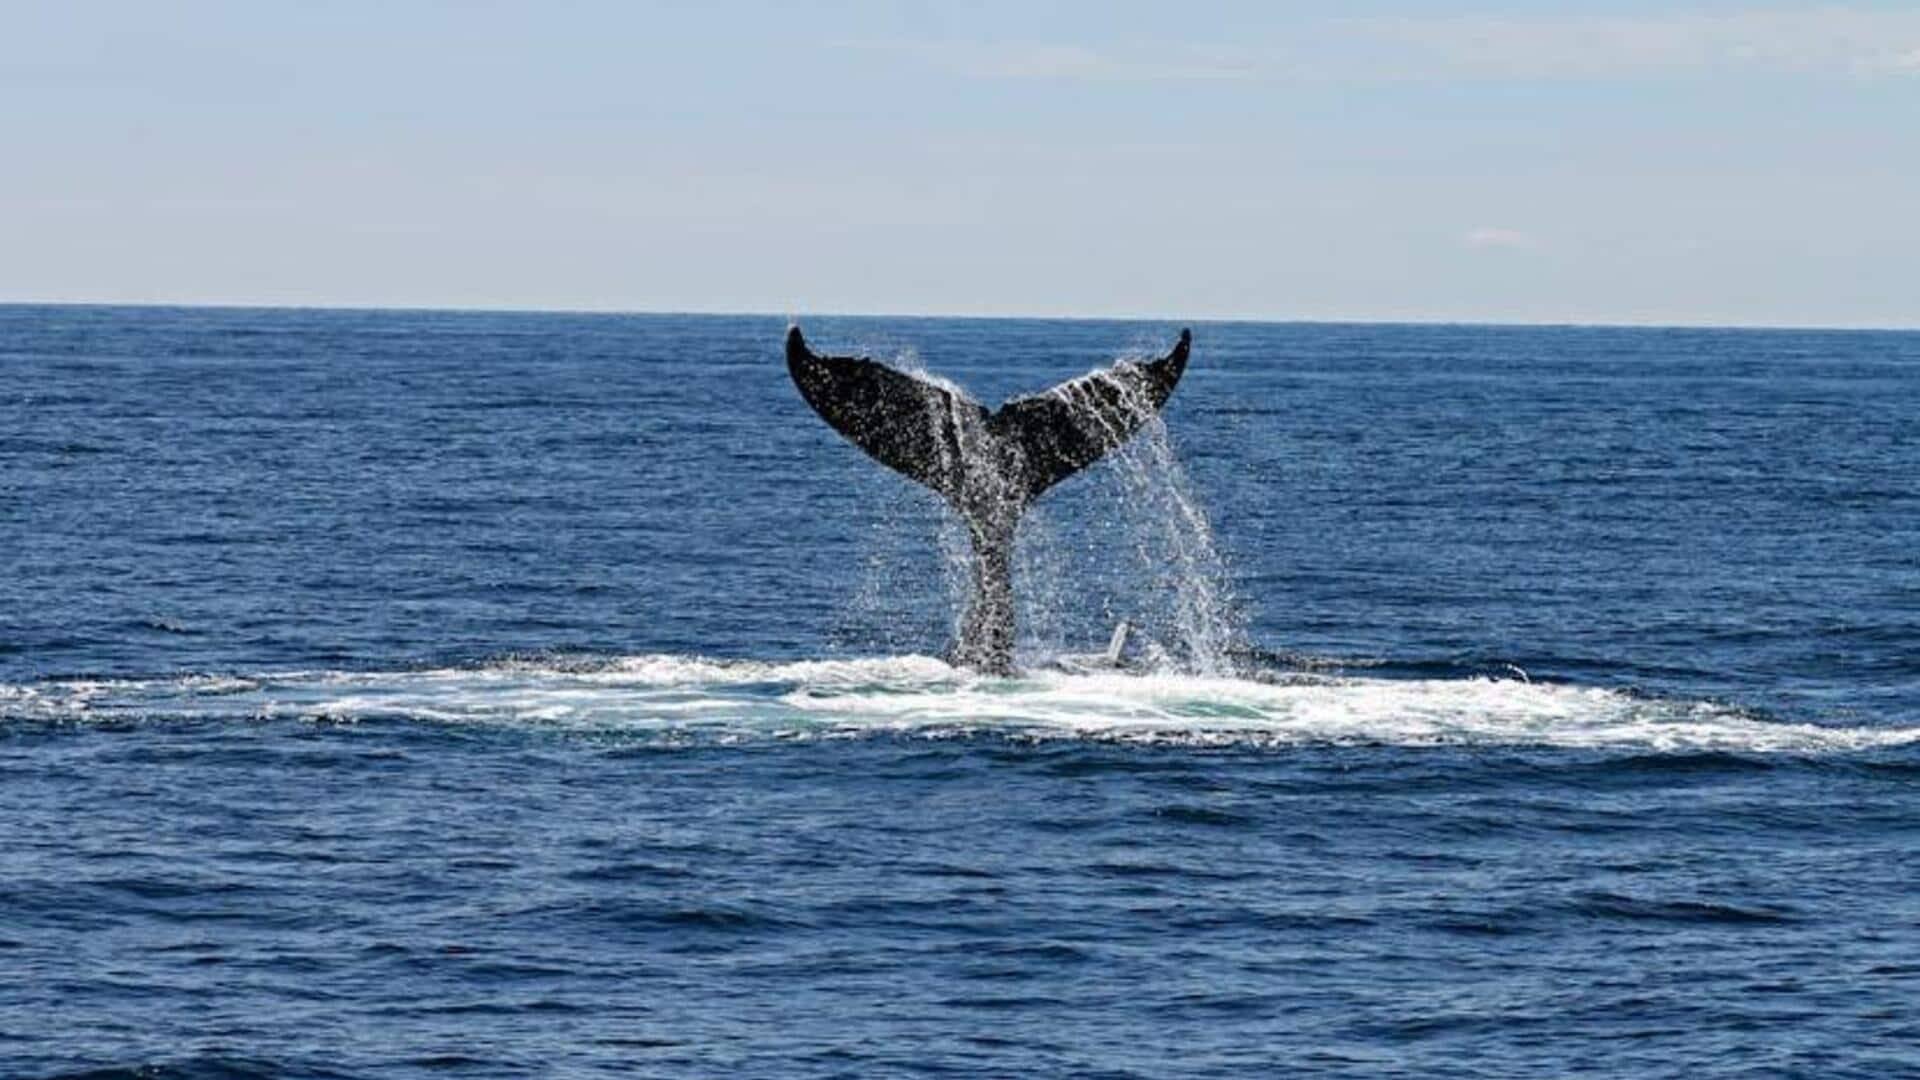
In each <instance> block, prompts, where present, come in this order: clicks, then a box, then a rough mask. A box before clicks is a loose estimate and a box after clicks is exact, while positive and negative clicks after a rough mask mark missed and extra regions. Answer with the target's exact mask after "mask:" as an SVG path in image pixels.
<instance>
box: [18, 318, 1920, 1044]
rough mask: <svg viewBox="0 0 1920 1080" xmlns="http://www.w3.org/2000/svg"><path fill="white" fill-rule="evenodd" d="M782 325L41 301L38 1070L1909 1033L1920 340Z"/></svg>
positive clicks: (35, 445)
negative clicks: (987, 483) (891, 394)
mask: <svg viewBox="0 0 1920 1080" xmlns="http://www.w3.org/2000/svg"><path fill="white" fill-rule="evenodd" d="M801 325H802V326H803V327H804V328H805V330H806V332H807V334H808V337H809V339H810V340H811V341H812V342H813V343H814V345H815V347H816V348H818V349H819V350H820V351H823V352H839V353H854V352H864V353H867V354H870V355H872V356H875V357H876V358H880V359H883V360H887V361H888V362H891V363H895V364H898V365H901V366H907V367H920V368H924V369H926V370H929V371H932V372H934V373H937V374H939V375H941V376H944V377H946V378H949V379H951V380H953V381H954V382H956V383H957V384H959V385H960V386H963V387H965V388H966V389H967V390H968V391H969V392H970V393H972V394H974V395H976V396H977V397H978V398H979V399H980V400H982V401H984V402H985V403H987V404H988V405H990V406H991V405H994V404H997V403H998V402H999V401H1001V400H1003V399H1005V398H1007V397H1010V396H1014V395H1018V394H1023V393H1031V392H1036V391H1039V390H1042V389H1044V388H1046V387H1047V386H1050V385H1052V384H1054V383H1057V382H1060V381H1062V380H1064V379H1067V378H1070V377H1073V376H1076V375H1079V374H1081V373H1083V372H1086V371H1088V370H1090V369H1093V368H1096V367H1100V366H1103V365H1106V364H1109V363H1111V362H1113V361H1114V360H1116V359H1119V358H1123V357H1144V356H1148V355H1152V354H1157V353H1159V352H1161V351H1164V350H1165V348H1166V347H1167V346H1168V345H1169V344H1170V343H1171V341H1172V340H1173V338H1174V336H1175V335H1176V334H1177V332H1178V331H1179V329H1180V325H1181V324H1177V323H1159V322H1106V321H1078V320H1074V321H1067V320H1015V319H1007V320H974V319H940V318H827V317H822V318H803V319H802V320H801ZM786 326H787V320H786V319H785V318H783V317H779V316H676V315H590V314H579V315H569V314H542V313H479V312H473V313H452V312H424V311H421V312H413V311H315V310H268V309H186V308H115V307H57V306H24V305H12V306H0V372H4V374H5V379H4V381H3V382H0V1075H4V1076H7V1077H26V1078H41V1077H46V1078H52V1077H69V1078H71V1077H90V1078H99V1080H106V1078H115V1077H141V1078H165V1080H173V1078H201V1077H209V1078H239V1077H296V1078H298V1077H316V1078H317V1077H421V1076H436V1077H441V1076H453V1077H495V1076H499V1077H506V1076H526V1075H551V1076H568V1077H574V1076H579V1077H591V1076H609V1077H611V1076H629V1075H648V1076H714V1075H747V1076H793V1077H828V1076H912V1075H940V1076H1050V1075H1075V1076H1102V1077H1133V1076H1138V1077H1163V1076H1244V1075H1289V1074H1290V1075H1311V1076H1330V1077H1379V1076H1409V1077H1451V1076H1457V1077H1537V1076H1548V1075H1572V1074H1586V1075H1602V1076H1670V1075H1676V1074H1683V1073H1684V1074H1687V1075H1692V1076H1755V1077H1758V1076H1768V1077H1775V1076H1778V1077H1793V1076H1806V1077H1876V1078H1878V1077H1890V1076H1898V1075H1909V1076H1913V1075H1920V1013H1917V1012H1916V1008H1915V1004H1914V1003H1915V1002H1916V1001H1920V890H1916V888H1915V881H1916V875H1920V333H1901V332H1838V331H1771V330H1731V329H1729V330H1704V329H1640V328H1635V329H1626V328H1588V327H1492V326H1451V325H1337V324H1311V323H1303V324H1286V323H1273V324H1257V323H1218V324H1215V323H1196V324H1194V325H1193V332H1194V347H1193V358H1192V363H1191V366H1190V367H1189V369H1188V372H1187V375H1186V378H1185V380H1184V382H1183V383H1182V385H1181V386H1180V388H1179V389H1178V391H1177V392H1176V393H1175V395H1174V397H1173V399H1172V401H1171V403H1170V404H1169V405H1168V407H1167V409H1166V411H1165V414H1164V425H1163V426H1158V425H1156V426H1155V427H1153V428H1152V429H1150V430H1149V431H1148V432H1146V433H1145V434H1144V435H1143V436H1142V437H1141V438H1140V439H1138V440H1137V441H1136V443H1134V444H1132V445H1130V446H1129V447H1128V448H1127V449H1126V450H1125V451H1123V452H1122V453H1120V454H1118V455H1115V457H1114V458H1113V459H1111V460H1109V461H1107V462H1104V463H1102V464H1100V465H1097V466H1095V467H1093V468H1092V469H1090V470H1088V472H1086V473H1085V474H1083V475H1081V476H1079V477H1076V478H1074V479H1071V480H1069V481H1067V482H1066V483H1065V484H1062V485H1061V487H1060V488H1059V489H1058V490H1057V491H1055V492H1053V493H1050V494H1049V495H1048V496H1047V497H1046V498H1045V499H1044V500H1042V502H1041V503H1040V504H1039V506H1038V507H1037V509H1036V512H1035V514H1034V516H1033V517H1032V518H1031V519H1030V520H1029V521H1028V522H1027V523H1026V524H1025V525H1023V532H1022V536H1021V546H1020V551H1019V554H1018V563H1019V566H1018V588H1019V606H1020V613H1021V619H1022V622H1021V632H1022V637H1021V643H1020V657H1021V664H1022V669H1021V671H1020V673H1019V674H1018V675H1017V676H1015V677H1013V678H1004V679H996V678H985V677H980V676H976V675H974V674H972V673H970V672H968V671H965V670H960V669H956V668H953V667H950V666H948V665H947V664H946V663H944V662H943V661H942V660H941V659H939V657H940V656H941V655H942V653H943V651H944V650H945V648H946V646H947V642H948V639H949V636H950V635H951V633H952V631H953V627H954V623H955V619H956V613H957V610H958V606H959V604H960V603H961V602H962V601H963V600H964V596H965V583H966V571H965V565H964V561H963V558H962V553H963V552H964V550H965V546H966V545H965V538H964V533H963V531H962V530H961V529H960V528H959V526H957V525H956V523H955V522H954V521H953V520H952V519H951V516H950V515H949V513H948V512H947V511H945V510H944V509H943V508H942V507H941V506H940V505H939V503H938V501H937V499H935V498H934V497H933V496H932V495H930V494H928V493H926V492H924V491H922V490H919V489H917V488H915V487H914V486H913V485H912V484H911V483H910V482H908V481H907V480H905V479H902V478H900V477H898V476H896V475H894V474H892V473H889V472H887V471H885V470H884V469H882V468H880V467H878V466H877V465H875V464H874V463H872V462H871V461H869V460H868V459H866V458H865V457H864V456H863V455H862V454H861V453H860V452H859V451H858V450H856V449H855V448H854V447H852V446H851V445H849V444H847V443H846V442H844V441H843V440H841V439H840V438H839V437H838V436H837V435H836V434H835V433H834V432H833V431H832V430H831V429H829V428H828V427H827V426H826V425H824V424H823V423H821V422H820V421H819V420H818V418H816V417H815V416H814V415H813V414H812V413H811V412H810V411H809V410H808V408H807V407H806V405H805V404H804V403H803V402H802V401H801V400H800V398H799V396H798V394H797V393H796V392H795V390H794V388H793V387H792V385H791V384H790V382H789V381H788V378H787V374H786V370H785V367H784V364H783V363H782V360H781V353H780V345H781V338H782V334H783V333H784V331H785V329H786ZM1121 620H1126V621H1128V622H1129V623H1130V624H1131V625H1132V626H1133V627H1135V630H1134V633H1133V635H1132V645H1131V653H1130V655H1131V657H1132V661H1131V663H1130V664H1129V665H1128V667H1127V668H1126V669H1125V670H1121V671H1110V670H1103V669H1099V668H1097V667H1091V666H1088V665H1085V664H1083V663H1081V662H1078V661H1076V660H1075V659H1074V657H1075V656H1077V655H1078V654H1091V653H1099V652H1100V651H1101V650H1102V649H1103V648H1104V647H1105V645H1106V643H1107V639H1108V635H1109V633H1110V631H1111V630H1112V629H1113V627H1114V625H1115V623H1117V622H1119V621H1121Z"/></svg>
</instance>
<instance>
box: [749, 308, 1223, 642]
mask: <svg viewBox="0 0 1920 1080" xmlns="http://www.w3.org/2000/svg"><path fill="white" fill-rule="evenodd" d="M1192 341H1193V335H1192V334H1191V332H1189V331H1186V330H1182V331H1181V332H1180V340H1179V342H1178V343H1177V344H1175V345H1174V347H1173V350H1172V351H1171V352H1169V353H1167V355H1165V356H1163V357H1161V358H1159V359H1157V360H1148V361H1126V360H1123V361H1121V362H1119V363H1117V364H1114V365H1113V366H1112V367H1109V368H1106V369H1104V370H1101V371H1096V372H1092V373H1091V374H1087V375H1083V376H1081V377H1080V378H1077V379H1072V380H1069V381H1067V382H1064V383H1061V384H1060V385H1058V386H1055V387H1053V388H1051V389H1049V390H1045V391H1042V392H1041V393H1038V394H1032V395H1029V396H1026V397H1018V398H1014V399H1013V400H1011V401H1008V402H1007V403H1005V404H1004V405H1002V406H1001V407H1000V408H998V409H995V410H991V411H990V410H988V409H987V408H986V407H985V406H983V405H981V404H980V403H979V402H976V401H974V400H973V399H971V398H969V397H967V396H966V395H965V394H964V393H963V392H961V391H960V390H959V388H957V387H953V386H949V385H943V384H941V383H937V382H935V381H933V380H931V379H927V378H922V377H919V376H915V375H909V374H907V373H905V372H902V371H897V370H895V369H893V368H890V367H888V366H886V365H885V364H882V363H879V362H877V361H874V360H870V359H868V358H866V357H855V356H818V355H816V354H815V353H814V352H813V350H811V349H809V348H808V347H807V342H806V338H805V337H803V336H802V335H801V333H800V328H799V327H797V326H796V327H793V328H791V329H789V330H788V331H787V371H788V373H789V374H790V375H792V376H793V382H794V385H795V386H797V387H798V388H799V390H800V396H801V397H803V398H805V399H806V402H807V404H808V405H811V406H812V407H813V411H814V412H816V413H819V414H820V418H821V419H823V420H825V421H826V422H827V424H828V425H829V426H831V427H832V428H833V429H834V430H835V431H838V432H839V433H840V434H842V435H844V436H846V437H847V439H848V440H849V441H851V442H852V443H853V444H854V445H855V446H858V447H859V448H860V449H862V450H864V451H866V452H867V454H868V455H869V456H871V457H872V458H873V459H874V460H876V461H878V462H880V463H881V464H882V465H885V466H887V467H888V468H890V469H893V470H894V471H896V472H899V473H902V474H904V475H906V476H908V477H910V478H912V479H913V480H915V481H918V482H919V483H921V484H924V485H926V486H927V487H929V488H932V489H933V490H934V491H937V492H939V493H940V494H941V495H942V496H943V497H945V498H946V500H947V501H948V502H949V503H950V504H952V505H953V507H954V509H955V510H957V511H958V512H959V513H960V515H961V517H962V518H964V519H965V520H966V522H967V527H968V532H969V534H970V535H971V537H972V539H973V547H974V584H975V590H974V599H973V604H972V606H971V607H970V608H969V609H968V612H967V615H966V617H965V618H964V619H963V621H962V623H961V629H960V640H959V642H958V643H957V644H956V646H955V648H954V659H955V661H956V662H957V663H961V664H965V665H968V666H971V667H977V668H981V669H983V670H986V671H989V672H994V673H1004V672H1008V671H1011V669H1012V666H1013V584H1012V553H1013V536H1014V530H1015V528H1016V526H1017V525H1018V524H1019V520H1020V514H1021V512H1022V511H1023V510H1024V509H1025V508H1026V506H1027V504H1029V503H1031V502H1032V501H1033V500H1034V499H1036V498H1038V497H1039V496H1040V494H1041V493H1042V492H1045V491H1046V490H1047V489H1048V488H1050V487H1052V486H1054V485H1055V484H1057V483H1059V482H1060V481H1062V480H1064V479H1066V478H1067V477H1069V476H1072V475H1073V474H1074V473H1076V472H1079V471H1080V470H1081V469H1084V468H1086V467H1087V466H1088V465H1091V464H1093V463H1094V462H1096V461H1098V460H1100V458H1101V457H1103V456H1105V455H1106V454H1107V452H1108V451H1111V450H1113V449H1115V448H1116V447H1118V446H1120V445H1121V444H1123V443H1125V442H1126V441H1127V440H1128V439H1129V438H1131V437H1132V436H1133V434H1134V433H1135V432H1137V431H1139V430H1140V428H1141V427H1142V426H1143V425H1145V424H1146V423H1147V421H1148V420H1150V419H1152V418H1153V416H1154V415H1155V414H1156V413H1157V412H1158V411H1159V409H1160V407H1161V406H1162V405H1165V404H1166V402H1167V398H1168V397H1170V396H1171V395H1172V394H1173V388H1174V386H1175V385H1176V384H1177V383H1179V381H1180V376H1181V375H1182V374H1183V373H1185V371H1186V367H1187V353H1188V350H1189V348H1190V347H1191V345H1192Z"/></svg>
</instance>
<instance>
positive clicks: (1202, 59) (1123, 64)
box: [834, 40, 1258, 82]
mask: <svg viewBox="0 0 1920 1080" xmlns="http://www.w3.org/2000/svg"><path fill="white" fill-rule="evenodd" d="M834 45H835V47H837V48H841V49H853V50H859V51H863V52H876V53H892V54H896V55H903V56H907V57H911V58H914V59H917V60H921V61H925V62H927V63H930V64H933V65H935V66H936V67H939V68H941V69H943V70H946V71H948V72H951V73H953V74H956V75H963V76H966V77H968V78H974V79H1033V80H1048V81H1083V82H1201V81H1223V80H1235V79H1250V78H1254V77H1256V76H1257V75H1258V72H1257V71H1255V70H1254V69H1253V68H1251V67H1249V66H1246V65H1244V64H1241V63H1236V62H1233V61H1231V60H1229V59H1226V58H1224V57H1223V56H1221V55H1219V54H1216V53H1214V52H1212V51H1209V50H1204V49H1197V48H1184V49H1174V50H1172V53H1173V54H1174V58H1173V59H1172V60H1169V59H1168V58H1167V57H1166V56H1161V55H1148V54H1145V53H1142V52H1115V51H1111V50H1109V51H1101V50H1097V49H1093V48H1091V47H1088V46H1085V45H1075V44H1047V43H1044V42H1002V43H994V42H945V41H897V40H881V41H871V40H866V41H838V42H835V43H834Z"/></svg>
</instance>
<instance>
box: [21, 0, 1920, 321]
mask: <svg viewBox="0 0 1920 1080" xmlns="http://www.w3.org/2000/svg"><path fill="white" fill-rule="evenodd" d="M1576 11H1577V13H1576ZM0 25H4V26H5V27H6V28H7V30H6V33H5V34H4V36H0V93H4V94H5V95H6V99H7V101H8V103H9V104H8V107H7V108H6V109H5V110H3V111H0V162H4V168H0V301H10V300H17V301H28V300H61V301H106V302H161V303H246V304H296V305H306V304H314V305H356V306H359V305H365V306H429V307H443V306H444V307H507V308H565V309H607V310H620V311H664V310H673V311H765V312H775V313H793V314H803V315H804V314H815V313H825V312H902V313H906V312H922V313H935V314H1009V315H1011V314H1037V315H1084V316H1102V315H1119V316H1131V315H1139V316H1153V317H1167V318H1176V319H1178V318H1187V319H1204V318H1210V317H1253V318H1278V319H1393V320H1403V319H1404V320H1430V319H1431V320H1462V321H1525V322H1569V321H1571V322H1629V323H1632V322H1642V323H1647V322H1650V323H1682V324H1699V323H1708V324H1711V323H1731V324H1745V325H1880V326H1920V3H1914V2H1911V0H1910V2H1908V3H1903V4H1880V5H1874V4H1855V5H1848V6H1817V7H1815V6H1799V7H1796V6H1774V7H1758V6H1753V5H1739V4H1718V3H1716V4H1694V5H1687V6H1676V5H1671V4H1654V3H1618V4H1596V5H1590V6H1584V7H1580V8H1578V9H1573V8H1567V7H1563V6H1561V5H1557V4H1546V3H1539V4H1491V5H1477V6H1471V7H1469V6H1463V5H1459V4H1441V3H1405V2H1403V3H1366V2H1362V3H1350V4H1340V5H1333V4H1326V5H1301V4H1285V3H1257V2H1249V3H1215V4H1208V3H1185V4H1171V3H1167V4H1095V3H1081V4H1045V3H1032V2H1023V3H992V2H987V3H982V2H973V3H968V4H964V5H959V4H955V5H933V4H904V3H864V4H858V3H849V4H832V5H827V4H822V5H800V4H747V3H733V4H728V3H651V4H649V3H613V2H604V3H596V2H574V3H567V2H550V3H538V4H536V3H479V2H471V3H451V2H449V3H428V2H408V0H386V2H383V3H359V2H335V3H327V4H319V3H291V2H288V3H276V2H267V0H252V2H244V3H242V2H234V3H214V2H173V3H151V2H137V3H136V2H125V3H107V2H86V0H72V2H66V3H60V2H52V0H49V2H45V3H5V2H0Z"/></svg>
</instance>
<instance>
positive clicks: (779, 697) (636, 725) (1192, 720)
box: [0, 655, 1920, 753]
mask: <svg viewBox="0 0 1920 1080" xmlns="http://www.w3.org/2000/svg"><path fill="white" fill-rule="evenodd" d="M0 717H4V718H7V719H11V720H15V721H37V722H54V723H74V724H86V723H98V722H113V721H127V720H142V719H231V720H236V721H244V720H274V719H303V720H313V721H323V722H335V723H353V722H359V721H373V720H383V721H387V720H412V721H420V722H427V723H443V724H475V725H505V726H532V727H546V728H553V729H559V730H578V731H591V732H602V733H622V732H625V733H633V734H641V735H644V734H648V733H668V734H695V735H697V734H701V733H710V734H720V735H726V736H742V737H752V736H766V737H774V736H778V737H786V738H792V737H813V736H818V737H826V736H857V735H860V734H863V733H904V734H926V735H942V736H951V735H956V734H968V733H996V732H997V733H1002V734H1012V735H1019V736H1022V737H1030V738H1036V739H1062V738H1064V739H1099V740H1110V741H1124V742H1134V743H1146V744H1156V743H1166V744H1185V745H1216V744H1218V745H1233V744H1245V745H1275V746H1285V745H1313V744H1354V745H1366V744H1381V745H1397V746H1446V745H1488V746H1501V745H1508V746H1544V747H1569V748H1580V747H1590V748H1606V747H1620V748H1629V749H1633V748H1638V749H1648V750H1656V751H1689V752H1693V751H1703V750H1712V751H1731V752H1748V753H1769V752H1786V753H1828V752H1845V751H1857V750H1870V749H1878V748H1888V747H1899V746H1908V745H1916V744H1920V727H1896V726H1889V727H1861V726H1853V727H1841V726H1827V725H1821V724H1808V723H1785V722H1780V721H1776V720H1771V719H1768V718H1765V717H1761V716H1756V715H1753V714H1751V713H1749V712H1745V711H1742V710H1740V709H1737V708H1733V707H1730V706H1727V705H1722V704H1717V703H1712V702H1703V701H1682V700H1673V699H1660V698H1649V697H1645V696H1642V695H1638V694H1634V693H1631V692H1627V691H1622V690H1616V689H1610V688H1603V687H1590V686H1588V687H1583V686H1572V685H1565V684H1554V683H1537V682H1528V681H1526V680H1524V679H1502V678H1484V677H1483V678H1455V679H1434V678H1426V679H1390V678H1365V677H1347V676H1334V675H1327V674H1322V673H1315V672H1308V671H1297V672H1285V673H1276V674H1274V675H1272V676H1269V677H1263V678H1259V679H1248V678H1224V677H1201V676H1190V675H1177V674H1164V673H1163V674H1132V673H1123V672H1102V673H1092V674H1085V673H1070V672H1065V671H1051V670H1041V671H1035V672H1031V673H1028V674H1025V675H1022V676H1020V677H1017V678H1011V679H997V678H986V677H982V676H978V675H976V674H974V673H972V672H969V671H966V670H963V669H959V668H954V667H951V666H949V665H947V664H945V663H943V662H941V661H939V660H936V659H933V658H931V657H924V656H897V657H884V658H870V659H841V660H803V661H791V662H765V661H752V660H721V659H712V658H706V657H695V656H671V655H643V656H631V657H621V658H611V659H609V658H604V657H572V658H568V657H545V658H541V657H531V658H515V659H507V660H502V661H498V662H495V663H490V664H486V665H480V666H475V667H460V668H437V669H423V670H416V671H393V672H347V671H294V672H280V673H260V674H251V675H245V676H203V675H195V676H183V677H179V678H171V679H129V680H111V679H99V680H68V681H47V682H41V683H29V684H14V685H0Z"/></svg>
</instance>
